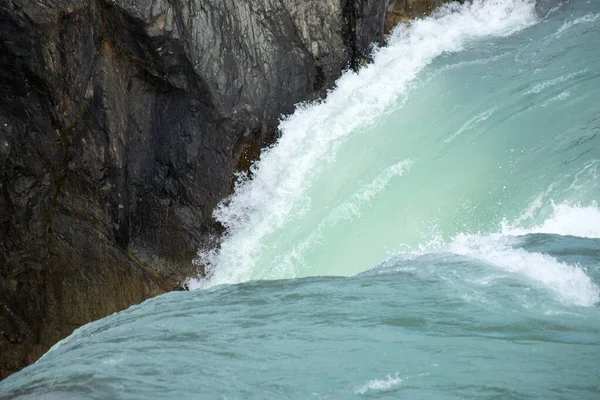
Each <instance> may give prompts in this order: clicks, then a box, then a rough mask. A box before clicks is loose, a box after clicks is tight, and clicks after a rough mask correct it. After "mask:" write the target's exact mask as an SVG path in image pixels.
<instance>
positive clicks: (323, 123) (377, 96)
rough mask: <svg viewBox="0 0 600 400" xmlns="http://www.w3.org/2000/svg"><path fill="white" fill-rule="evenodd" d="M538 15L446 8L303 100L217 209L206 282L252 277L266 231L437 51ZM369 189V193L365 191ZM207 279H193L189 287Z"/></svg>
mask: <svg viewBox="0 0 600 400" xmlns="http://www.w3.org/2000/svg"><path fill="white" fill-rule="evenodd" d="M535 21H536V14H535V11H534V1H531V0H496V1H484V0H474V1H473V2H472V3H471V2H468V3H466V4H463V5H459V4H457V3H454V4H451V5H447V6H445V7H442V9H441V10H440V11H438V12H437V13H436V14H435V16H434V17H430V18H425V19H422V20H418V21H415V22H413V23H411V24H410V25H408V26H400V27H399V28H397V29H395V30H394V31H393V32H392V34H391V35H390V39H389V45H388V46H387V47H384V48H380V49H377V50H376V51H375V53H374V55H373V56H374V62H373V63H372V64H370V65H368V66H366V67H365V68H363V69H361V71H360V72H359V73H353V72H347V73H345V74H344V75H343V76H342V77H341V78H340V79H339V80H338V82H337V87H336V89H335V90H333V91H331V92H330V93H329V94H328V97H327V99H326V100H324V101H321V102H317V103H315V104H308V105H301V106H299V107H298V108H297V110H296V112H295V113H294V114H293V115H291V116H289V117H288V118H286V119H285V120H283V121H282V122H281V124H280V130H281V134H282V135H281V138H280V140H279V141H278V142H277V144H276V145H275V146H273V147H272V148H270V149H268V150H266V151H264V152H263V154H262V156H261V160H260V161H259V162H258V163H257V164H256V165H255V166H254V167H253V169H252V170H253V179H252V180H251V181H248V180H246V181H241V182H240V183H239V184H238V185H236V189H235V193H234V195H233V196H232V197H231V198H230V199H228V200H227V201H226V202H223V203H221V204H220V205H219V206H218V207H217V209H216V210H215V213H214V216H215V218H216V219H217V220H218V221H220V222H221V223H222V224H223V225H224V226H225V227H226V228H227V236H226V237H225V238H224V240H223V242H222V244H221V249H220V251H218V252H217V251H208V252H202V251H201V252H199V258H198V262H201V263H203V264H205V265H206V266H207V268H208V269H209V271H211V272H212V278H211V282H209V283H208V285H213V284H221V283H236V282H240V281H242V280H248V279H253V271H254V270H255V269H256V268H257V265H256V262H257V258H258V257H259V255H260V254H261V251H262V249H263V247H264V246H265V245H266V244H265V241H266V238H268V237H269V235H272V234H273V233H274V232H278V231H280V230H281V229H284V228H285V226H286V224H289V223H292V221H298V220H299V218H301V217H302V216H303V215H304V214H305V213H306V212H307V211H308V209H309V208H310V203H311V199H310V198H309V197H308V196H307V194H306V193H307V190H308V188H310V186H311V184H312V183H313V182H314V180H315V179H316V178H317V177H318V176H319V175H320V174H321V173H322V172H323V171H324V170H325V169H326V168H327V166H328V165H329V163H330V162H331V161H332V160H333V159H334V158H335V150H336V149H337V148H338V147H339V145H340V144H341V143H343V142H344V141H345V140H346V139H347V138H348V137H350V136H351V135H353V134H359V132H360V131H361V130H362V129H361V128H364V127H365V126H368V125H371V124H372V123H373V122H374V121H376V120H377V119H378V118H380V117H381V115H382V114H383V113H385V112H386V110H387V109H388V108H389V107H390V106H392V105H394V104H395V102H396V101H397V100H398V98H400V97H401V96H403V95H404V93H405V91H406V88H407V87H408V86H409V83H410V82H411V81H412V80H414V78H415V77H416V76H417V74H418V73H419V71H421V70H422V69H423V68H424V67H425V66H427V65H428V64H429V63H430V62H431V61H432V60H433V59H434V58H435V57H437V56H439V55H441V54H443V53H445V52H456V51H459V50H461V49H462V48H463V47H464V46H465V45H466V44H467V43H468V42H469V41H470V40H473V39H475V38H479V37H484V36H490V35H495V36H504V35H509V34H511V33H513V32H516V31H518V30H520V29H523V28H525V27H527V26H530V25H532V24H533V23H535ZM367 196H368V194H367ZM206 284H207V282H199V281H192V282H190V286H191V287H192V288H197V287H201V286H203V285H206Z"/></svg>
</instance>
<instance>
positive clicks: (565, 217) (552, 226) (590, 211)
mask: <svg viewBox="0 0 600 400" xmlns="http://www.w3.org/2000/svg"><path fill="white" fill-rule="evenodd" d="M552 209H553V212H552V215H551V216H549V217H548V218H546V219H545V220H544V222H542V223H541V224H539V225H534V226H532V227H529V228H524V227H523V226H522V225H523V223H524V218H519V219H517V222H516V223H508V222H506V221H504V222H503V223H502V233H503V234H505V235H514V236H522V235H527V234H530V233H549V234H555V235H562V236H578V237H584V238H596V239H598V238H600V209H599V208H598V205H597V203H596V202H592V203H591V204H590V205H588V206H582V205H577V204H576V205H571V204H568V203H561V204H558V205H557V204H554V203H553V204H552ZM532 217H533V216H532V215H530V216H529V218H532Z"/></svg>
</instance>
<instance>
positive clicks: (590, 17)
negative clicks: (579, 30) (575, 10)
mask: <svg viewBox="0 0 600 400" xmlns="http://www.w3.org/2000/svg"><path fill="white" fill-rule="evenodd" d="M598 18H600V14H591V13H589V14H586V15H584V16H583V17H579V18H576V19H574V20H573V21H568V22H565V23H564V24H563V25H562V26H561V27H560V28H558V31H556V34H557V35H560V34H561V33H563V32H564V31H566V30H568V29H570V28H572V27H573V26H575V25H579V24H591V23H593V22H596V21H597V20H598Z"/></svg>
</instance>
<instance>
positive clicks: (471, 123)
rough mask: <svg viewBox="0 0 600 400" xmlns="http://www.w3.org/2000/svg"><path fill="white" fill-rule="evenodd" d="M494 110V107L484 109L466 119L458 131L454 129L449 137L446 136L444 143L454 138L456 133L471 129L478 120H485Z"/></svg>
mask: <svg viewBox="0 0 600 400" xmlns="http://www.w3.org/2000/svg"><path fill="white" fill-rule="evenodd" d="M494 111H496V107H493V108H491V109H489V110H486V111H484V112H482V113H481V114H478V115H476V116H474V117H473V118H471V119H470V120H468V121H467V122H465V123H464V124H463V126H461V127H460V128H459V129H458V131H456V132H455V133H454V134H453V135H452V136H450V137H449V138H447V139H446V140H444V142H446V143H450V142H451V141H452V140H454V139H455V138H456V137H457V136H458V135H460V134H462V133H465V132H467V131H470V130H471V129H473V128H475V127H476V126H477V125H478V124H479V123H480V122H483V121H486V120H487V119H488V118H489V117H491V116H492V114H493V113H494Z"/></svg>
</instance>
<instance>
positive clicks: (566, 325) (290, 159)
mask: <svg viewBox="0 0 600 400" xmlns="http://www.w3.org/2000/svg"><path fill="white" fill-rule="evenodd" d="M599 104H600V2H597V1H595V0H591V1H588V0H571V1H567V2H563V3H560V5H559V6H557V7H556V8H554V9H552V10H550V12H549V13H548V14H546V13H544V15H539V14H538V13H536V11H535V10H534V5H533V3H531V2H529V1H524V0H490V1H486V2H479V1H475V3H474V4H473V5H464V6H458V5H453V6H452V8H451V9H446V10H445V11H444V12H442V13H439V14H438V15H437V16H436V17H435V18H431V19H427V20H424V21H420V22H416V23H414V24H413V25H412V26H411V27H408V28H401V29H398V30H397V31H396V32H395V33H394V35H393V37H392V38H390V45H389V46H388V47H386V48H383V49H380V50H379V51H378V53H377V55H376V57H375V62H374V63H373V64H372V65H370V66H368V67H367V68H365V69H363V70H362V71H360V73H359V74H353V73H348V74H346V75H345V76H344V77H342V79H340V81H339V82H338V87H337V89H336V90H334V91H333V92H331V93H330V95H329V97H328V99H327V100H326V101H324V102H322V103H320V104H316V105H307V106H304V107H301V108H299V110H298V111H297V112H296V113H295V114H294V115H292V116H290V117H289V118H288V119H286V120H285V121H284V122H283V123H282V126H281V129H282V137H281V140H280V141H279V143H278V144H277V145H276V146H274V147H273V148H272V149H271V150H269V151H268V152H267V153H266V154H264V155H263V158H262V160H261V162H260V163H259V164H258V165H257V166H256V170H255V171H254V179H253V181H249V182H244V183H241V184H240V185H238V187H237V190H236V194H235V195H234V196H233V197H232V198H231V199H230V200H229V201H228V202H227V204H226V205H225V204H224V205H223V206H222V207H221V208H219V209H218V210H217V211H216V215H217V217H218V218H219V219H220V220H221V222H222V223H223V224H224V225H225V226H226V227H227V228H228V229H229V236H227V237H226V238H225V240H224V242H223V245H222V248H221V250H220V251H219V252H214V251H213V252H208V251H201V253H200V257H199V258H200V260H201V261H203V262H206V263H208V265H209V267H210V268H211V277H210V280H208V281H207V280H201V281H192V282H191V284H192V285H193V286H197V287H205V288H203V289H200V290H196V291H193V292H189V293H172V294H168V295H165V296H162V297H159V298H156V299H153V300H150V301H147V302H146V303H144V304H142V305H139V306H135V307H132V308H131V309H129V310H127V311H125V312H122V313H119V314H116V315H113V316H111V317H108V318H106V319H103V320H101V321H97V322H95V323H92V324H89V325H87V326H85V327H83V328H81V329H79V330H77V331H76V332H75V334H74V335H72V336H71V337H69V338H67V339H66V340H65V341H63V342H62V343H60V344H59V345H58V346H56V347H55V348H54V349H53V350H52V351H50V352H49V353H48V354H47V355H46V356H44V357H43V358H42V360H40V362H38V363H37V364H35V365H33V366H31V367H29V368H27V369H25V370H23V371H21V372H20V373H18V374H16V375H14V376H12V377H10V378H8V379H7V380H5V381H4V382H2V383H0V398H2V396H3V395H5V396H6V397H18V398H19V397H20V396H22V398H59V399H63V398H209V399H212V398H215V399H217V398H223V399H225V398H227V399H232V398H239V399H246V398H256V399H265V398H272V399H281V398H302V399H306V398H314V399H320V398H330V399H346V398H354V397H377V398H406V399H465V398H482V399H491V398H495V399H533V398H535V399H598V398H600V362H599V361H598V360H600V310H599V308H598V302H599V300H600V299H599V287H598V285H599V284H600V209H599V208H598V206H597V204H596V203H595V201H597V200H598V199H600V188H599V186H598V185H599V183H600V179H599V177H598V172H599V171H598V167H599V163H600V106H599ZM295 277H305V278H304V279H289V278H295ZM260 279H271V280H265V281H261V280H260Z"/></svg>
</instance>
